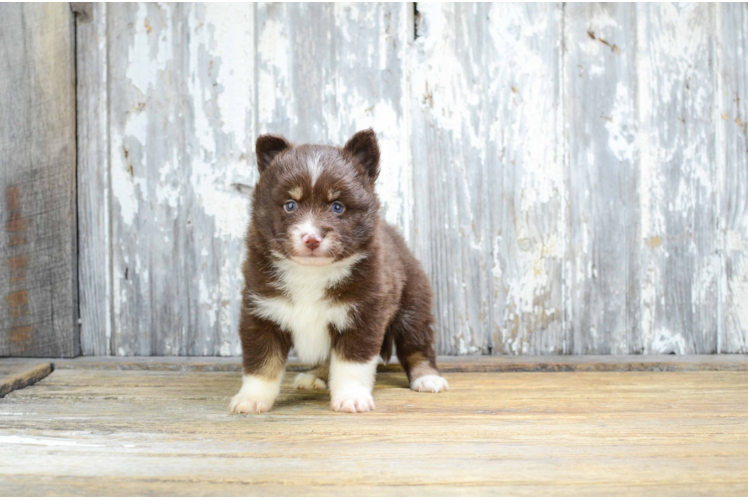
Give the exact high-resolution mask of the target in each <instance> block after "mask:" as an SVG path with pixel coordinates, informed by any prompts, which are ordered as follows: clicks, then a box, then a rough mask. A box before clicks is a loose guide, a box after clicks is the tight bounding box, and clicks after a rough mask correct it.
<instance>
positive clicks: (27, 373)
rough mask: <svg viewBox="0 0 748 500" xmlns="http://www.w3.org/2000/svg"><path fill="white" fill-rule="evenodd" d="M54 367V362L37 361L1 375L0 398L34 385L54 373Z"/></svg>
mask: <svg viewBox="0 0 748 500" xmlns="http://www.w3.org/2000/svg"><path fill="white" fill-rule="evenodd" d="M52 369H53V367H52V363H37V364H35V365H26V366H23V367H21V368H17V369H16V370H13V371H12V372H11V373H9V374H8V375H5V376H3V377H0V398H2V397H5V396H6V395H7V394H10V393H11V392H13V391H17V390H19V389H23V388H24V387H27V386H29V385H34V384H35V383H37V382H39V381H40V380H42V379H43V378H44V377H46V376H47V375H49V374H50V373H52ZM0 373H1V372H0Z"/></svg>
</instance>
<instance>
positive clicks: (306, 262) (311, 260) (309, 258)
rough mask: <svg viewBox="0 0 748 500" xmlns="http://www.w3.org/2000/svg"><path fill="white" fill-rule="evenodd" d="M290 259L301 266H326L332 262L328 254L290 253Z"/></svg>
mask: <svg viewBox="0 0 748 500" xmlns="http://www.w3.org/2000/svg"><path fill="white" fill-rule="evenodd" d="M291 260H292V261H294V262H296V263H297V264H301V265H302V266H326V265H328V264H332V263H333V261H334V259H333V258H332V257H330V256H328V255H323V254H321V253H320V254H318V255H314V254H310V255H292V256H291Z"/></svg>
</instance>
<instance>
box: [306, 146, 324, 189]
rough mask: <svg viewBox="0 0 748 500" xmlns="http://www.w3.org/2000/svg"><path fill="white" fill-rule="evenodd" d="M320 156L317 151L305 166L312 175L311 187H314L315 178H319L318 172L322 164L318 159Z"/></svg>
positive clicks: (320, 171) (319, 172) (320, 170)
mask: <svg viewBox="0 0 748 500" xmlns="http://www.w3.org/2000/svg"><path fill="white" fill-rule="evenodd" d="M321 158H322V155H320V154H319V153H317V154H315V155H314V156H312V157H311V158H310V159H309V163H307V168H308V169H309V175H310V176H312V187H314V183H315V182H317V179H318V178H319V174H321V173H322V164H320V159H321Z"/></svg>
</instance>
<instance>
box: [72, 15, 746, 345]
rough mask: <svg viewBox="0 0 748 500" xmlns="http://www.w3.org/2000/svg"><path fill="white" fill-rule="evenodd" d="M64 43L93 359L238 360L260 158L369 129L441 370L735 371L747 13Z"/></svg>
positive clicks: (104, 33)
mask: <svg viewBox="0 0 748 500" xmlns="http://www.w3.org/2000/svg"><path fill="white" fill-rule="evenodd" d="M77 35H78V43H77V51H78V55H77V57H78V130H79V132H78V135H79V143H78V148H79V158H80V159H79V177H78V180H79V185H80V188H79V209H80V211H81V216H80V220H81V224H80V230H81V232H80V235H79V239H80V245H81V248H80V256H81V257H80V259H81V266H80V267H81V269H80V282H81V291H80V297H81V305H80V312H81V318H82V331H81V344H82V349H83V352H84V353H85V354H114V355H236V354H238V353H239V349H240V348H239V342H238V338H237V335H236V326H237V320H238V310H239V308H238V306H239V290H240V288H241V285H242V282H241V275H240V273H239V268H240V264H241V260H242V252H243V249H242V239H243V233H244V231H245V227H246V224H247V222H248V220H249V215H248V210H249V206H248V205H249V204H248V195H249V194H250V193H251V190H252V186H253V184H254V182H255V181H256V178H257V174H256V169H255V161H254V140H255V138H256V136H257V135H258V134H260V133H265V132H274V133H282V134H285V135H286V136H287V137H289V138H290V139H292V140H294V141H296V142H308V141H314V142H327V143H335V144H341V143H343V142H344V141H345V140H346V139H347V138H348V137H349V136H350V135H352V134H353V133H354V132H355V131H356V130H359V129H362V128H366V127H369V126H372V127H373V128H374V129H375V130H376V131H377V132H378V134H379V137H380V142H381V147H382V151H383V162H382V171H383V172H382V176H381V178H380V180H379V190H380V195H381V197H382V200H383V207H384V209H383V212H384V215H385V217H386V219H387V220H388V221H390V222H392V223H394V224H397V225H398V226H400V227H401V228H402V230H403V233H404V235H405V237H406V240H407V241H408V243H409V245H410V246H411V248H413V250H414V252H415V253H416V254H417V256H418V257H419V258H420V259H421V261H422V263H423V265H424V267H425V269H426V270H427V272H428V273H429V276H430V277H431V279H432V282H433V285H434V289H435V296H436V304H435V313H436V317H437V335H438V341H439V352H441V353H443V354H490V353H493V354H593V353H594V354H608V353H611V354H628V353H632V354H637V353H646V354H657V353H680V354H692V353H715V352H723V353H727V352H731V353H738V352H748V315H747V313H746V308H745V304H747V303H748V248H747V247H746V242H747V241H748V222H747V220H748V213H747V210H748V207H747V205H746V201H745V200H746V196H748V187H747V186H748V160H747V157H748V149H747V148H748V146H747V142H746V141H747V139H746V135H747V134H748V132H746V122H747V121H748V109H747V108H746V106H747V105H746V100H748V97H744V96H745V94H746V93H748V88H747V87H746V79H747V78H748V66H746V64H747V63H746V60H747V59H748V6H746V4H719V5H715V4H688V5H682V4H678V5H675V4H639V5H636V4H420V3H419V4H415V5H414V4H350V5H349V4H264V3H260V4H255V5H237V4H232V5H216V4H158V5H156V4H108V5H103V4H96V5H95V6H94V15H93V21H92V23H89V24H80V25H79V26H78V32H77Z"/></svg>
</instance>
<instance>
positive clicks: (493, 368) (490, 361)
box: [0, 354, 748, 375]
mask: <svg viewBox="0 0 748 500" xmlns="http://www.w3.org/2000/svg"><path fill="white" fill-rule="evenodd" d="M27 362H28V361H27V360H26V359H25V358H4V359H2V360H0V375H3V374H7V373H10V372H11V371H14V370H16V369H17V366H18V365H19V364H22V363H27ZM49 362H54V364H55V367H56V368H58V369H62V370H119V371H125V370H150V371H184V372H195V371H197V372H235V373H241V371H242V368H241V358H238V357H204V356H201V357H197V356H190V357H186V356H130V357H128V358H121V357H97V356H86V357H79V358H75V359H70V360H49ZM438 362H439V370H441V371H442V372H443V373H455V372H457V373H472V372H486V373H500V372H593V371H601V372H625V371H748V355H744V354H720V355H716V354H702V355H684V356H669V355H662V354H660V355H654V356H649V355H625V356H612V355H603V356H593V355H584V356H577V355H553V356H521V355H519V356H517V355H508V356H480V357H476V356H439V357H438ZM309 368H310V366H309V365H305V364H303V363H301V362H300V361H299V359H298V358H294V357H292V358H290V359H289V363H288V366H287V368H286V370H287V371H289V372H301V371H306V370H308V369H309ZM401 370H402V369H401V368H400V365H399V364H398V363H397V360H393V361H391V362H390V363H389V364H388V365H387V366H385V365H381V364H380V365H379V366H378V367H377V371H378V372H379V373H385V372H399V371H401Z"/></svg>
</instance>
